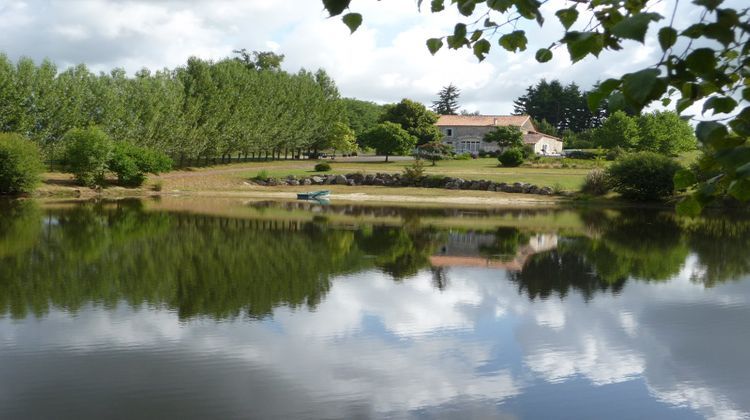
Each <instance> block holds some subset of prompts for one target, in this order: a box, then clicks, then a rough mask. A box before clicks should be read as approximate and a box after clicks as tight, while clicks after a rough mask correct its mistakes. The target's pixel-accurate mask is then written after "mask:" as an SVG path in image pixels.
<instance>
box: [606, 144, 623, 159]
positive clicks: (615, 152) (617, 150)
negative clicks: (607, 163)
mask: <svg viewBox="0 0 750 420" xmlns="http://www.w3.org/2000/svg"><path fill="white" fill-rule="evenodd" d="M624 154H625V150H624V149H623V148H622V147H620V146H615V147H613V148H611V149H609V150H608V151H607V154H606V156H605V157H606V159H607V160H617V159H619V158H620V157H622V155H624Z"/></svg>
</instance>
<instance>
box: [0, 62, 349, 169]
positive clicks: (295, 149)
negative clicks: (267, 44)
mask: <svg viewBox="0 0 750 420" xmlns="http://www.w3.org/2000/svg"><path fill="white" fill-rule="evenodd" d="M238 53H241V57H239V58H227V59H225V60H222V61H218V62H212V61H205V60H201V59H198V58H190V59H189V60H188V61H187V64H186V65H185V66H182V67H178V68H176V69H164V70H161V71H156V72H151V71H149V70H145V69H144V70H141V71H139V72H137V73H136V74H135V76H134V77H128V75H127V74H126V73H125V71H124V70H122V69H115V70H112V71H111V72H110V73H109V74H105V73H100V74H94V73H93V72H91V71H90V70H89V69H88V68H87V67H86V66H85V65H78V66H75V67H71V68H68V69H66V70H64V71H59V70H58V68H57V67H56V66H55V64H53V63H52V62H50V61H43V62H42V63H40V64H38V65H37V64H35V63H34V62H33V61H32V60H31V59H27V58H22V59H20V60H18V62H16V63H13V62H12V61H11V60H9V59H8V57H7V56H5V55H0V131H2V132H16V133H20V134H22V135H24V136H26V137H28V138H30V139H32V140H34V141H35V142H37V143H38V144H39V145H40V146H41V147H42V149H43V150H44V151H45V152H46V153H47V154H48V157H49V158H53V157H54V156H55V151H56V150H57V149H59V146H60V140H61V139H62V137H63V136H64V135H65V133H66V132H67V131H68V130H70V129H71V128H76V127H87V126H91V125H96V126H98V127H100V128H101V129H103V130H104V131H105V132H107V134H109V135H110V136H111V137H112V138H113V139H114V140H115V141H127V142H131V143H134V144H137V145H139V146H145V147H149V148H153V149H156V150H160V151H163V152H165V153H167V154H169V155H171V156H172V157H173V158H174V160H175V161H176V163H178V164H193V163H200V162H201V161H205V162H208V161H216V160H218V159H222V160H228V159H229V158H231V157H235V158H237V157H241V158H245V159H247V158H248V157H250V158H258V157H263V158H268V157H274V156H275V157H280V156H299V155H301V153H302V151H304V150H317V149H322V148H324V147H326V146H327V143H328V142H329V141H330V139H329V136H330V130H331V128H332V127H333V126H334V125H335V123H336V122H338V121H339V119H341V118H342V117H341V115H342V103H341V100H340V98H339V92H338V89H337V88H336V85H335V83H334V82H333V80H332V79H331V78H330V77H329V76H328V75H327V74H326V72H325V71H323V70H318V71H317V72H315V73H312V72H309V71H306V70H300V71H299V72H298V73H294V74H291V73H287V72H285V71H282V70H281V66H280V64H281V60H283V56H282V55H274V54H273V53H255V55H254V56H253V55H250V54H247V53H246V52H245V51H244V50H243V51H241V52H238ZM269 55H270V56H271V57H272V58H275V60H268V58H269Z"/></svg>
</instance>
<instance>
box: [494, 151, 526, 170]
mask: <svg viewBox="0 0 750 420" xmlns="http://www.w3.org/2000/svg"><path fill="white" fill-rule="evenodd" d="M497 160H499V161H500V163H501V164H502V165H503V166H507V167H510V168H515V167H516V166H521V164H522V163H523V161H524V157H523V150H521V149H520V148H518V147H511V148H509V149H507V150H505V151H504V152H503V153H501V154H500V156H498V157H497Z"/></svg>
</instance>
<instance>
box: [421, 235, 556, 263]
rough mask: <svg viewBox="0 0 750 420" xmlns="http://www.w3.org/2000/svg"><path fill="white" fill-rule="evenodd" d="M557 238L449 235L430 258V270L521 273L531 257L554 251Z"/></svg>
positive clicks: (550, 236) (546, 236)
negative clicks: (458, 267) (490, 270)
mask: <svg viewBox="0 0 750 420" xmlns="http://www.w3.org/2000/svg"><path fill="white" fill-rule="evenodd" d="M557 239H558V238H557V234H554V233H539V234H532V235H529V234H524V233H522V232H520V231H519V230H517V229H514V228H501V229H498V231H497V232H496V233H484V232H481V233H480V232H451V233H450V235H449V236H448V240H447V242H446V243H445V244H444V245H443V246H442V247H440V249H439V250H438V252H437V253H436V254H435V255H432V256H431V257H430V262H431V264H432V266H433V267H450V266H462V267H486V268H500V269H505V270H511V271H521V269H522V268H523V266H524V265H525V264H526V261H527V260H528V259H529V258H530V257H531V256H532V255H534V254H537V253H540V252H545V251H550V250H553V249H555V248H557Z"/></svg>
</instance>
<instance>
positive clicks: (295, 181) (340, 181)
mask: <svg viewBox="0 0 750 420" xmlns="http://www.w3.org/2000/svg"><path fill="white" fill-rule="evenodd" d="M254 182H255V184H257V185H262V186H278V185H292V186H296V185H349V186H356V185H376V186H387V187H422V188H446V189H449V190H474V191H498V192H506V193H522V194H539V195H553V194H555V192H554V190H553V189H552V188H550V187H539V186H536V185H532V184H527V183H523V182H515V183H512V184H507V183H505V182H492V181H487V180H465V179H462V178H454V177H449V176H445V177H441V176H423V177H419V178H409V177H405V176H403V175H401V174H389V173H377V174H367V175H365V174H361V173H353V174H347V175H331V174H328V175H314V176H310V177H303V178H298V177H295V176H294V175H290V176H288V177H286V178H282V179H278V178H269V179H268V180H254Z"/></svg>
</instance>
